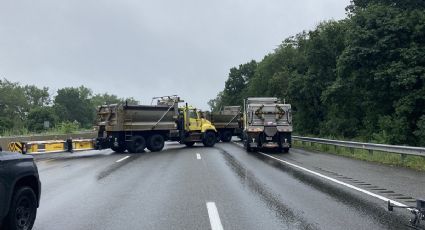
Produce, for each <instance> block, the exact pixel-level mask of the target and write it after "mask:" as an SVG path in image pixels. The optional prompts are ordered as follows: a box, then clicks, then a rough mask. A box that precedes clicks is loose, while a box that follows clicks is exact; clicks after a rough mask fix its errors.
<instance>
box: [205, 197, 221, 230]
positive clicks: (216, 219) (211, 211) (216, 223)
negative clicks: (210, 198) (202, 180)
mask: <svg viewBox="0 0 425 230" xmlns="http://www.w3.org/2000/svg"><path fill="white" fill-rule="evenodd" d="M207 209H208V216H209V218H210V224H211V229H212V230H223V225H221V221H220V216H219V215H218V210H217V207H216V206H215V203H214V202H207Z"/></svg>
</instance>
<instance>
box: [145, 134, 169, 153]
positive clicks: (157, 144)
mask: <svg viewBox="0 0 425 230" xmlns="http://www.w3.org/2000/svg"><path fill="white" fill-rule="evenodd" d="M164 142H165V140H164V137H163V136H162V135H160V134H154V135H152V136H150V137H149V138H148V149H149V150H150V151H151V152H158V151H161V150H162V149H163V148H164Z"/></svg>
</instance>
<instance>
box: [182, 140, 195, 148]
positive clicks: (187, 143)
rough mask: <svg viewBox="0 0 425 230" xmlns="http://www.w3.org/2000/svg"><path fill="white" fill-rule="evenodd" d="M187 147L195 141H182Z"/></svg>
mask: <svg viewBox="0 0 425 230" xmlns="http://www.w3.org/2000/svg"><path fill="white" fill-rule="evenodd" d="M184 144H185V145H186V146H187V147H192V146H193V145H194V144H195V142H194V141H190V142H185V143H184Z"/></svg>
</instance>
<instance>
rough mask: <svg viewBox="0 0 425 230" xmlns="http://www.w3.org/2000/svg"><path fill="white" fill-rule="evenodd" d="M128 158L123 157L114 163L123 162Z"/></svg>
mask: <svg viewBox="0 0 425 230" xmlns="http://www.w3.org/2000/svg"><path fill="white" fill-rule="evenodd" d="M129 157H130V156H126V157H123V158H121V159H119V160H117V161H115V162H117V163H118V162H121V161H123V160H125V159H127V158H129Z"/></svg>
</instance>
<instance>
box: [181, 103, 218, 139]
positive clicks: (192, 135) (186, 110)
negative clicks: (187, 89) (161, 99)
mask: <svg viewBox="0 0 425 230" xmlns="http://www.w3.org/2000/svg"><path fill="white" fill-rule="evenodd" d="M179 111H180V113H179V114H180V116H182V117H181V118H182V120H183V123H184V124H183V127H184V129H183V130H182V131H184V132H183V133H184V134H183V135H181V136H182V138H181V142H182V143H184V144H186V145H187V146H193V145H194V143H195V142H202V143H203V144H204V145H205V146H208V147H210V146H213V145H214V144H215V142H216V135H217V130H216V128H215V127H214V125H213V124H212V123H211V122H210V121H208V120H207V119H205V118H204V116H203V114H202V112H201V111H200V110H198V109H196V108H195V107H192V106H188V105H187V104H186V106H183V107H180V108H179Z"/></svg>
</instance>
